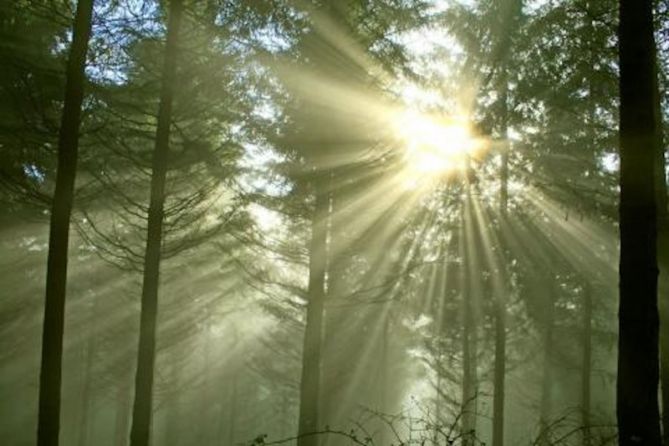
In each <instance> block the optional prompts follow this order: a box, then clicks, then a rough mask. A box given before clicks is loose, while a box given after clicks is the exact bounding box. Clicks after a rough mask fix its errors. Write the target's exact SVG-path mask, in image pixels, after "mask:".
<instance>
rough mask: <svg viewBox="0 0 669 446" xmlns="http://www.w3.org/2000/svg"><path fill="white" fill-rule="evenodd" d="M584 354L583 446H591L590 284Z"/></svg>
mask: <svg viewBox="0 0 669 446" xmlns="http://www.w3.org/2000/svg"><path fill="white" fill-rule="evenodd" d="M582 292H583V341H582V342H583V352H582V355H583V356H582V357H581V424H582V426H583V446H590V424H591V420H590V400H591V386H590V376H591V375H592V289H591V287H590V284H589V283H587V282H586V283H585V284H584V286H583V290H582Z"/></svg>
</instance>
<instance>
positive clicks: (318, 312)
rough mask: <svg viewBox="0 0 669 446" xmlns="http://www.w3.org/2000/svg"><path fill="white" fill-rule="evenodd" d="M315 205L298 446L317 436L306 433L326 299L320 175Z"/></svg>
mask: <svg viewBox="0 0 669 446" xmlns="http://www.w3.org/2000/svg"><path fill="white" fill-rule="evenodd" d="M313 184H314V189H315V190H314V193H315V199H316V203H315V208H314V213H313V216H312V221H311V243H310V246H309V285H308V291H307V292H308V299H309V301H308V302H307V320H306V328H305V333H304V347H303V351H302V379H301V381H300V415H299V426H298V436H299V438H298V440H297V444H298V446H316V445H317V444H318V436H316V435H308V434H309V433H311V432H315V431H317V430H318V422H319V419H318V416H319V413H318V409H319V404H320V403H319V400H320V381H321V349H322V342H323V339H322V338H323V306H324V301H325V270H326V263H327V220H328V218H327V217H328V211H329V205H330V200H329V194H328V191H326V190H325V187H324V186H325V184H327V183H326V182H325V181H324V180H323V179H316V180H315V181H314V182H313Z"/></svg>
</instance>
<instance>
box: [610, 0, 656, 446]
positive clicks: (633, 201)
mask: <svg viewBox="0 0 669 446" xmlns="http://www.w3.org/2000/svg"><path fill="white" fill-rule="evenodd" d="M619 50H620V285H619V286H620V306H619V316H618V317H619V337H618V382H617V417H618V441H619V444H620V445H638V444H643V445H659V444H661V438H660V437H661V436H660V413H659V407H658V398H657V396H658V381H659V360H658V356H659V355H658V353H659V340H658V330H659V327H658V325H659V315H658V307H657V276H658V268H657V245H656V243H657V211H656V199H655V181H654V180H653V177H654V174H655V159H656V156H657V150H658V148H657V147H656V146H657V132H658V130H659V123H658V122H656V116H655V102H654V101H655V93H654V90H655V85H656V82H657V79H656V68H655V42H654V36H653V2H652V0H620V28H619Z"/></svg>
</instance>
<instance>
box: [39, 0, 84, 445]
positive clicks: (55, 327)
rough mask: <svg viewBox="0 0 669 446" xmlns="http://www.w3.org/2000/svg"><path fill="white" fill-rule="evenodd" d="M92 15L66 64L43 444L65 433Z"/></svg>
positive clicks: (80, 26) (49, 279) (49, 280)
mask: <svg viewBox="0 0 669 446" xmlns="http://www.w3.org/2000/svg"><path fill="white" fill-rule="evenodd" d="M92 16H93V0H80V1H79V3H78V4H77V11H76V14H75V18H74V26H73V29H72V46H71V47H70V53H69V56H68V61H67V71H66V78H65V102H64V105H63V115H62V119H61V124H60V131H59V135H58V168H57V174H56V189H55V192H54V197H53V203H52V208H51V223H50V228H49V255H48V259H47V273H46V299H45V306H44V328H43V331H42V358H41V368H40V388H39V413H38V421H37V444H38V446H55V445H58V436H59V431H60V392H61V378H62V361H63V333H64V325H65V295H66V288H67V256H68V246H69V231H70V216H71V214H72V203H73V201H74V182H75V178H76V172H77V157H78V152H79V127H80V125H81V105H82V102H83V98H84V83H85V78H86V74H85V68H86V53H87V52H88V41H89V38H90V34H91V23H92Z"/></svg>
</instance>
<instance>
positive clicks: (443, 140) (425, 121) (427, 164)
mask: <svg viewBox="0 0 669 446" xmlns="http://www.w3.org/2000/svg"><path fill="white" fill-rule="evenodd" d="M395 128H396V132H397V134H398V136H399V137H400V139H401V140H402V141H403V143H404V146H405V155H404V158H405V167H406V169H407V171H408V173H409V174H410V175H411V176H416V177H421V176H428V177H441V176H443V175H448V174H450V173H455V172H460V171H464V170H465V169H466V166H467V159H468V157H470V156H472V155H475V154H476V153H477V152H478V151H479V150H480V149H481V148H482V142H481V140H480V139H478V138H476V137H474V135H473V134H472V131H471V127H470V124H469V122H468V120H467V119H466V118H462V117H450V118H446V117H438V116H432V115H427V114H422V113H418V112H416V111H406V112H404V113H401V114H400V115H399V116H398V117H397V119H396V120H395Z"/></svg>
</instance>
